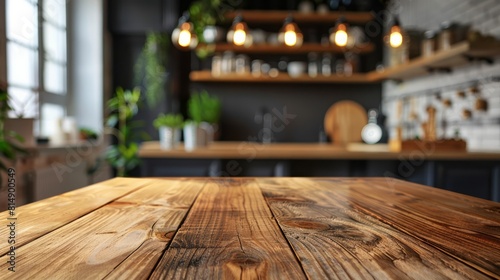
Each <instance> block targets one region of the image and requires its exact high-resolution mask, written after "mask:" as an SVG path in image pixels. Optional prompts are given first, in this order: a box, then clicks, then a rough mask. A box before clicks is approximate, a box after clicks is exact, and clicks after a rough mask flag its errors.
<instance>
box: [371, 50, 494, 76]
mask: <svg viewBox="0 0 500 280" xmlns="http://www.w3.org/2000/svg"><path fill="white" fill-rule="evenodd" d="M498 55H500V43H499V42H488V43H484V42H481V43H471V42H461V43H458V44H456V45H454V46H452V48H451V49H449V50H444V51H439V52H436V53H435V54H434V55H432V56H429V57H419V58H416V59H414V60H412V61H410V62H409V63H407V64H403V65H398V66H394V67H389V68H387V69H385V71H383V72H380V73H379V72H372V73H370V74H369V77H370V79H372V80H387V79H395V80H405V79H409V78H414V77H418V76H422V75H426V74H428V73H429V72H431V71H433V70H447V71H448V70H452V68H453V67H457V66H461V65H465V64H467V63H470V60H471V59H491V58H493V57H495V56H498Z"/></svg>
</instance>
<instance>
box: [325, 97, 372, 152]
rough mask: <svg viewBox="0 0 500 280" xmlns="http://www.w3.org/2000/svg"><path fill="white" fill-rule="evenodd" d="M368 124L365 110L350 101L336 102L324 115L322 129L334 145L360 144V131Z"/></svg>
mask: <svg viewBox="0 0 500 280" xmlns="http://www.w3.org/2000/svg"><path fill="white" fill-rule="evenodd" d="M367 124H368V117H367V113H366V111H365V109H364V108H363V107H362V106H361V105H359V104H358V103H356V102H354V101H350V100H343V101H339V102H336V103H335V104H333V105H332V106H330V108H329V109H328V111H326V114H325V120H324V128H325V132H326V134H328V136H330V139H332V140H333V143H334V144H338V145H347V144H349V143H353V142H354V143H356V142H361V130H362V129H363V127H364V126H365V125H367Z"/></svg>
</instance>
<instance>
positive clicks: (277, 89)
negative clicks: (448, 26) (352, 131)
mask: <svg viewBox="0 0 500 280" xmlns="http://www.w3.org/2000/svg"><path fill="white" fill-rule="evenodd" d="M247 2H248V1H247ZM260 2H262V3H261V5H263V6H262V7H261V6H258V5H257V4H258V3H257V2H249V3H252V4H251V5H247V8H259V9H260V8H286V7H285V6H284V4H283V2H286V1H274V2H273V1H260ZM260 2H259V3H260ZM271 2H272V3H271ZM288 2H290V3H288V4H287V5H291V6H294V5H295V4H296V3H295V2H297V1H295V2H294V1H288ZM189 3H190V1H172V0H142V1H135V0H110V1H109V8H108V11H109V13H110V14H109V17H108V18H109V27H110V32H111V34H112V38H113V86H114V88H116V87H118V86H121V87H124V88H131V87H133V86H134V83H133V80H134V79H133V69H134V64H135V61H136V59H137V57H138V55H139V53H140V51H141V49H142V47H143V45H144V42H145V38H146V34H147V32H149V31H156V32H158V31H161V32H166V33H168V34H170V33H171V31H172V30H173V28H175V25H176V24H177V20H178V18H179V17H180V15H181V14H182V12H183V11H185V10H186V9H187V8H188V7H189ZM273 3H274V4H273ZM273 5H274V6H273ZM282 6H283V7H282ZM372 41H373V42H374V43H375V44H376V45H377V51H376V52H375V53H373V54H369V55H366V56H363V57H362V63H361V65H360V66H361V67H360V68H361V69H362V70H364V71H366V70H369V69H373V68H374V65H375V64H376V63H378V62H380V61H381V58H382V53H381V51H380V50H381V48H379V47H378V46H380V45H381V42H382V40H381V38H372ZM169 53H170V59H169V63H168V65H167V69H168V71H169V77H170V82H169V83H168V85H167V87H166V88H165V92H166V95H167V96H166V98H165V99H164V100H163V101H162V102H161V104H158V106H157V107H156V108H147V107H143V108H142V110H141V111H140V113H139V115H138V116H137V118H138V119H141V120H144V123H145V130H146V132H148V133H149V134H150V135H151V136H152V137H153V139H157V138H158V137H157V131H156V130H155V129H154V128H153V126H152V122H153V119H154V118H155V117H156V116H157V115H158V113H159V112H181V113H183V114H184V115H185V113H186V101H187V99H188V98H189V92H190V90H192V89H206V90H207V91H208V92H209V93H210V94H213V95H216V96H218V97H219V98H220V99H221V101H222V120H221V129H222V134H221V140H232V141H238V140H249V139H250V140H252V139H253V140H258V138H259V131H260V130H261V128H262V125H261V124H257V123H256V122H255V120H254V118H255V114H256V113H258V112H259V110H260V109H261V108H263V107H265V108H267V109H268V110H269V111H272V110H273V109H276V110H277V112H279V113H283V109H284V108H285V107H286V110H287V112H288V114H293V115H296V117H295V118H294V119H291V120H290V123H289V124H286V125H285V127H284V129H283V130H282V131H279V132H277V133H275V134H274V136H275V139H276V141H280V142H285V141H286V142H315V141H317V140H318V133H319V130H320V127H321V126H322V124H323V118H324V115H325V113H326V111H327V109H328V108H329V107H330V106H331V105H332V104H333V103H335V102H337V101H339V100H345V99H349V100H354V101H356V102H358V103H360V104H361V105H362V106H363V107H365V109H369V108H378V107H379V105H380V101H381V87H380V85H378V84H372V85H344V84H342V85H338V84H238V83H190V82H189V71H190V66H191V63H192V62H193V63H194V64H197V61H196V59H192V57H193V55H191V54H190V53H186V52H180V51H178V50H176V49H175V48H173V47H171V48H170V50H169ZM198 65H199V64H198ZM279 113H275V114H274V115H275V117H277V114H279ZM185 116H186V115H185ZM277 125H279V123H277Z"/></svg>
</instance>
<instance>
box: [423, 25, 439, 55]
mask: <svg viewBox="0 0 500 280" xmlns="http://www.w3.org/2000/svg"><path fill="white" fill-rule="evenodd" d="M435 42H436V32H434V31H433V30H428V31H425V33H424V39H423V40H422V48H421V54H422V56H423V57H427V56H431V55H432V54H433V53H434V50H435V48H436V47H435V46H436V43H435Z"/></svg>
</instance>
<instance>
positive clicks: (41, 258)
mask: <svg viewBox="0 0 500 280" xmlns="http://www.w3.org/2000/svg"><path fill="white" fill-rule="evenodd" d="M9 218H10V219H11V220H9ZM0 220H2V221H4V222H5V224H7V223H8V222H10V223H14V225H15V230H16V237H15V238H16V243H15V246H16V250H15V251H11V252H14V253H15V258H14V261H15V265H16V266H15V272H11V271H9V270H8V268H9V267H10V266H11V265H13V264H12V263H10V264H9V261H8V260H12V258H11V256H12V255H13V254H10V255H9V250H10V247H8V246H7V245H5V246H1V247H0V269H1V270H2V273H1V274H0V279H12V278H18V279H34V278H40V279H48V278H51V279H103V278H106V279H146V278H149V279H202V278H204V279H222V278H231V279H232V278H242V279H306V278H307V279H327V278H340V279H368V278H370V279H403V278H413V279H441V278H447V279H490V278H499V277H500V267H499V265H498V264H499V263H500V231H499V230H498V229H499V228H500V204H499V203H495V202H491V201H486V200H482V199H477V198H473V197H469V196H465V195H461V194H456V193H452V192H448V191H444V190H440V189H435V188H430V187H425V186H421V185H416V184H412V183H408V182H404V181H399V180H392V179H391V180H387V179H385V178H363V179H358V178H317V179H312V178H276V179H274V178H258V179H255V178H230V179H228V178H226V179H222V178H192V179H183V178H174V179H148V178H144V179H132V178H115V179H112V180H109V181H105V182H101V183H98V184H95V185H92V186H89V187H86V188H82V189H78V190H75V191H72V192H69V193H66V194H62V195H59V196H55V197H51V198H49V199H45V200H42V201H38V202H35V203H31V204H28V205H25V206H21V207H19V208H17V209H16V210H15V213H14V216H10V213H9V212H7V211H6V212H2V213H0ZM10 230H11V229H9V227H6V226H2V227H0V236H5V238H6V239H7V237H8V236H9V232H10ZM5 244H7V243H5Z"/></svg>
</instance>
